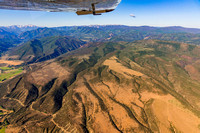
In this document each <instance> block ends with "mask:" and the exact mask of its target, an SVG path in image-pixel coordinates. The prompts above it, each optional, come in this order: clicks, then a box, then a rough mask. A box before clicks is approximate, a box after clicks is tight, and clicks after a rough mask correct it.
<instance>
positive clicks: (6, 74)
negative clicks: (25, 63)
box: [0, 67, 23, 82]
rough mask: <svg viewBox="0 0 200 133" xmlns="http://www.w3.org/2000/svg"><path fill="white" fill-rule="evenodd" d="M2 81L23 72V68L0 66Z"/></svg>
mask: <svg viewBox="0 0 200 133" xmlns="http://www.w3.org/2000/svg"><path fill="white" fill-rule="evenodd" d="M0 72H1V73H0V82H3V81H5V80H7V79H10V78H12V77H14V76H16V75H18V74H20V73H22V72H23V68H21V67H20V68H15V67H0Z"/></svg>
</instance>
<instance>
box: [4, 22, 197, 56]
mask: <svg viewBox="0 0 200 133" xmlns="http://www.w3.org/2000/svg"><path fill="white" fill-rule="evenodd" d="M56 36H60V37H65V36H67V37H72V38H74V39H79V40H81V41H84V42H109V41H112V42H120V41H125V42H132V41H135V40H149V39H158V40H166V41H177V42H184V43H189V44H195V45H200V29H195V28H184V27H178V26H174V27H149V26H141V27H135V26H123V25H105V26H99V25H94V26H65V27H53V28H47V27H37V26H33V25H29V26H9V27H0V53H3V52H5V51H7V50H8V49H10V48H13V47H16V46H18V45H24V44H28V43H26V42H30V41H33V40H34V39H43V38H46V37H56ZM41 45H43V44H41Z"/></svg>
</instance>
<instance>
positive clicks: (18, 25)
mask: <svg viewBox="0 0 200 133" xmlns="http://www.w3.org/2000/svg"><path fill="white" fill-rule="evenodd" d="M12 26H17V27H20V26H21V27H26V26H36V27H41V28H45V27H46V28H56V27H73V26H74V27H76V26H88V27H90V26H128V27H155V28H168V27H181V28H192V29H200V27H185V26H180V25H172V26H151V25H141V26H136V25H123V24H104V25H103V24H102V25H101V24H96V25H92V24H91V25H62V26H39V25H33V24H25V25H20V24H17V25H8V26H4V25H0V27H12Z"/></svg>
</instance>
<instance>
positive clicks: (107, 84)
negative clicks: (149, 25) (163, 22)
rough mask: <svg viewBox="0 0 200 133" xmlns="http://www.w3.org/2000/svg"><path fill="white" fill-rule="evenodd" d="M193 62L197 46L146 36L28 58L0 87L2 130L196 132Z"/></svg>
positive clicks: (199, 107)
mask: <svg viewBox="0 0 200 133" xmlns="http://www.w3.org/2000/svg"><path fill="white" fill-rule="evenodd" d="M199 63H200V47H198V46H194V45H188V44H181V43H177V42H167V41H158V40H145V41H137V42H134V43H125V42H121V43H104V44H101V43H98V44H93V45H90V46H89V47H88V48H81V49H78V50H75V51H73V52H70V53H68V54H65V55H62V56H60V57H59V58H57V59H56V61H55V60H54V61H48V62H43V63H38V64H34V65H30V66H29V72H27V73H26V74H24V75H22V76H19V77H16V78H15V79H13V80H11V81H7V82H5V83H4V84H2V85H1V87H0V90H1V92H2V93H1V95H0V97H1V100H0V105H1V106H2V107H4V108H5V109H6V110H8V111H9V110H14V112H13V113H11V115H8V116H6V117H4V118H6V119H5V120H7V121H8V122H9V123H10V124H9V125H8V126H7V128H6V131H7V132H9V131H11V130H13V129H18V130H19V132H20V131H28V132H33V133H35V132H62V131H63V132H95V133H96V132H100V133H108V132H137V133H138V132H165V133H168V132H169V133H170V132H185V133H188V132H192V133H198V132H200V102H199V101H200V89H199V88H200V68H199ZM27 71H28V70H27ZM16 131H17V130H16Z"/></svg>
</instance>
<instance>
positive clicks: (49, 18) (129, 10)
mask: <svg viewBox="0 0 200 133" xmlns="http://www.w3.org/2000/svg"><path fill="white" fill-rule="evenodd" d="M130 14H135V16H136V18H132V17H130V16H129V15H130ZM27 24H32V25H37V26H47V27H54V26H69V25H70V26H71V25H96V24H98V25H105V24H121V25H131V26H143V25H149V26H184V27H194V28H200V0H122V2H121V3H120V4H119V6H118V7H117V8H116V10H115V11H113V12H111V13H107V14H102V16H92V15H88V16H77V15H76V14H75V13H73V12H40V11H14V10H0V25H1V26H8V25H27Z"/></svg>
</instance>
